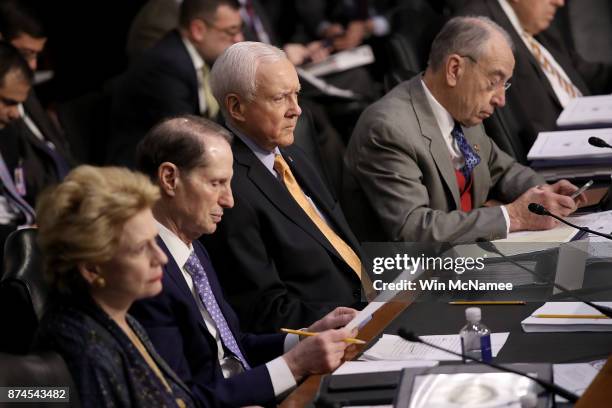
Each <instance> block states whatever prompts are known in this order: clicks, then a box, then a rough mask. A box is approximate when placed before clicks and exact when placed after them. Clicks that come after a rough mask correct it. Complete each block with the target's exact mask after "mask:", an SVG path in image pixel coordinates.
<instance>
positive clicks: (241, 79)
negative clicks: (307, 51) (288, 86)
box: [210, 41, 287, 119]
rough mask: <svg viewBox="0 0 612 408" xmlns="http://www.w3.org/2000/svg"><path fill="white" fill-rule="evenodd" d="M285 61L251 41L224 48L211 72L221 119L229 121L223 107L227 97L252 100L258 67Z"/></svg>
mask: <svg viewBox="0 0 612 408" xmlns="http://www.w3.org/2000/svg"><path fill="white" fill-rule="evenodd" d="M286 58H287V56H286V55H285V52H284V51H283V50H281V49H279V48H276V47H274V46H273V45H269V44H264V43H260V42H254V41H242V42H239V43H236V44H234V45H232V46H231V47H229V48H228V49H226V50H225V51H224V52H223V54H221V56H220V57H219V58H217V60H216V61H215V63H214V65H213V67H212V70H211V71H210V87H211V90H212V93H213V96H214V97H215V99H216V100H217V102H219V106H220V108H221V113H223V116H224V117H225V118H226V119H228V118H229V116H228V112H227V108H226V106H225V97H226V96H227V95H228V94H230V93H236V94H238V95H240V96H242V97H244V98H247V99H248V100H253V99H254V98H255V93H256V91H257V81H256V75H257V69H258V68H259V65H261V64H268V63H274V62H277V61H281V60H283V59H286Z"/></svg>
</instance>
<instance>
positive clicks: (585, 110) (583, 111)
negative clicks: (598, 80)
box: [557, 95, 612, 127]
mask: <svg viewBox="0 0 612 408" xmlns="http://www.w3.org/2000/svg"><path fill="white" fill-rule="evenodd" d="M601 125H611V126H612V95H597V96H583V97H581V98H575V99H573V100H572V101H571V102H570V103H569V104H568V105H567V106H566V107H565V109H563V112H561V115H559V118H558V119H557V126H559V127H589V126H601Z"/></svg>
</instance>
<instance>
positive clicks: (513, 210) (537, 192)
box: [506, 183, 577, 232]
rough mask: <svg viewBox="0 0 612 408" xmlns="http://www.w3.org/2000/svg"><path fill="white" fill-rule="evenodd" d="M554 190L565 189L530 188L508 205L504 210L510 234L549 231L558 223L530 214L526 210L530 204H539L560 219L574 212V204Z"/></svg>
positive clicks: (563, 187) (542, 216)
mask: <svg viewBox="0 0 612 408" xmlns="http://www.w3.org/2000/svg"><path fill="white" fill-rule="evenodd" d="M556 184H558V183H556ZM555 188H561V189H565V188H567V187H566V186H557V187H555V185H552V186H536V187H532V188H530V189H529V190H527V191H526V192H524V193H523V194H522V195H521V196H520V197H519V198H517V199H516V200H515V201H514V202H513V203H511V204H508V205H507V206H506V209H507V210H508V216H509V217H510V232H513V231H521V230H545V229H551V228H554V227H555V226H556V225H557V224H558V223H559V222H558V221H557V220H555V219H554V218H552V217H548V216H545V215H536V214H533V213H532V212H530V211H529V210H528V208H527V207H528V206H529V204H530V203H538V204H541V205H543V206H544V207H545V208H546V209H547V210H548V211H550V212H551V213H553V214H555V215H558V216H560V217H567V216H568V215H570V214H571V213H573V212H574V211H576V208H577V206H576V202H575V201H574V200H572V199H571V198H570V197H569V196H567V195H563V194H558V193H556V192H555V191H554V190H555Z"/></svg>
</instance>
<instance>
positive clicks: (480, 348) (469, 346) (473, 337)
mask: <svg viewBox="0 0 612 408" xmlns="http://www.w3.org/2000/svg"><path fill="white" fill-rule="evenodd" d="M481 316H482V312H481V311H480V308H479V307H468V308H467V309H465V318H466V320H467V324H466V325H465V326H463V328H462V329H461V331H460V332H459V336H460V337H461V351H462V352H463V354H465V355H467V356H468V357H474V358H477V359H481V360H483V361H491V360H492V359H493V355H492V353H491V331H490V330H489V328H488V327H487V326H485V325H484V324H482V323H481V322H480V318H481Z"/></svg>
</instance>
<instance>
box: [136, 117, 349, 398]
mask: <svg viewBox="0 0 612 408" xmlns="http://www.w3.org/2000/svg"><path fill="white" fill-rule="evenodd" d="M230 140H231V135H230V133H229V132H228V131H227V130H225V129H223V128H222V127H220V126H218V125H217V124H215V123H213V122H210V121H208V120H206V119H203V118H199V117H194V116H184V117H177V118H171V119H167V120H165V121H163V122H161V123H160V124H158V125H157V126H155V127H154V128H153V129H152V130H151V131H150V132H149V133H148V135H147V136H146V137H145V139H144V140H143V141H142V142H141V144H140V145H139V147H138V151H137V163H138V167H139V169H140V170H141V171H142V172H144V173H145V174H147V175H149V177H151V179H152V180H153V181H154V182H156V183H157V184H158V185H159V187H160V190H161V199H160V201H159V202H158V203H157V204H156V205H155V207H154V208H153V214H154V216H155V219H156V220H157V222H158V229H159V238H158V242H159V244H160V247H161V248H162V249H163V250H164V251H165V252H166V254H167V255H168V259H169V262H168V264H167V265H165V266H164V276H163V290H162V292H161V294H160V295H158V296H156V297H155V298H150V299H147V300H145V301H141V302H138V303H137V304H135V305H134V307H133V308H132V310H131V313H132V314H133V315H134V316H135V317H136V318H137V319H138V320H139V321H140V322H141V323H142V325H143V326H144V327H145V329H146V330H147V332H148V334H149V336H150V338H151V340H152V341H153V343H154V345H155V348H156V349H157V351H158V352H159V354H160V355H161V356H162V357H163V358H164V359H165V360H166V362H167V363H168V364H169V365H170V366H171V367H172V369H173V370H174V371H175V372H176V373H177V374H178V375H179V377H180V378H181V380H183V381H184V382H185V383H186V384H187V385H188V386H190V388H191V390H192V392H193V394H194V396H195V397H196V398H197V399H198V400H199V401H200V402H201V404H202V405H205V406H209V405H218V404H219V403H220V404H221V405H224V406H227V405H229V406H244V405H271V404H274V403H275V400H276V398H278V397H280V396H282V395H283V394H285V393H286V392H287V391H289V390H290V389H292V388H293V387H294V386H295V385H296V383H297V382H298V381H300V380H301V379H303V378H304V377H305V376H307V375H309V374H314V373H325V372H330V371H332V370H333V369H335V368H336V367H337V366H338V365H339V364H340V362H341V359H342V357H343V356H344V351H345V349H346V347H347V345H348V344H349V342H354V339H351V337H353V336H354V335H355V334H356V333H354V332H350V331H349V330H348V329H342V328H340V329H337V328H339V327H343V326H344V325H346V324H347V323H348V322H349V321H350V320H351V319H352V318H353V317H354V316H355V315H356V313H357V312H356V311H355V310H354V309H350V308H344V307H339V308H337V309H335V310H334V311H332V312H331V313H329V314H328V315H327V316H325V317H323V318H322V319H321V320H318V321H317V322H315V323H313V324H312V325H311V326H310V327H308V328H307V331H308V332H318V333H320V334H318V335H316V336H307V337H306V336H305V337H303V339H302V340H300V337H298V336H297V335H295V334H287V335H285V334H265V335H251V334H246V333H242V332H241V331H240V329H239V322H238V319H237V317H236V315H235V314H234V312H233V310H232V308H231V306H230V305H229V304H228V303H227V302H226V301H225V299H224V296H223V293H222V290H221V287H220V284H219V281H218V279H217V275H216V272H215V270H214V268H213V266H212V263H211V262H210V259H209V257H208V253H207V252H206V249H205V248H204V246H203V245H202V244H200V243H199V242H198V241H197V238H198V237H199V236H200V235H202V234H212V233H213V232H214V231H215V230H216V228H217V223H219V222H220V221H221V218H222V216H223V210H224V209H227V208H231V207H232V206H233V202H234V201H233V196H232V190H231V187H230V181H231V179H232V175H233V170H232V161H233V157H232V150H231V147H230V143H229V142H230Z"/></svg>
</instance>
